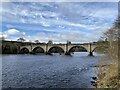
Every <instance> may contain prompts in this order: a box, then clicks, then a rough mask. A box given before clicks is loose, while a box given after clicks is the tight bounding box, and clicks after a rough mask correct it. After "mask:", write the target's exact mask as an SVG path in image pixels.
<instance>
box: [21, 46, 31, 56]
mask: <svg viewBox="0 0 120 90" xmlns="http://www.w3.org/2000/svg"><path fill="white" fill-rule="evenodd" d="M29 52H30V51H29V49H28V48H26V47H23V48H22V49H20V53H21V54H28V53H29Z"/></svg>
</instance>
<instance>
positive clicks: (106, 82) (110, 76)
mask: <svg viewBox="0 0 120 90" xmlns="http://www.w3.org/2000/svg"><path fill="white" fill-rule="evenodd" d="M98 68H100V69H101V71H100V70H99V71H100V72H99V74H98V79H97V88H118V85H119V84H120V80H119V79H118V78H119V76H118V64H117V63H112V64H110V65H107V66H102V65H101V66H100V67H98Z"/></svg>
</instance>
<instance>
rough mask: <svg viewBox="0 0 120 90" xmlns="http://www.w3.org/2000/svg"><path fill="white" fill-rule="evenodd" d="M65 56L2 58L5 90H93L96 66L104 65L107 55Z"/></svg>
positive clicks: (80, 54)
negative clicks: (9, 89)
mask: <svg viewBox="0 0 120 90" xmlns="http://www.w3.org/2000/svg"><path fill="white" fill-rule="evenodd" d="M87 55H88V53H86V52H85V53H84V52H82V53H74V54H73V55H72V56H65V55H53V56H49V55H3V56H2V79H3V82H2V84H3V85H2V86H3V88H8V87H12V88H28V87H36V88H62V87H63V88H90V87H92V86H91V83H90V81H91V77H92V76H96V70H95V67H94V66H95V65H96V64H97V63H99V62H105V63H106V61H105V60H104V59H102V58H103V57H104V55H101V54H97V53H94V55H95V56H94V57H90V56H87Z"/></svg>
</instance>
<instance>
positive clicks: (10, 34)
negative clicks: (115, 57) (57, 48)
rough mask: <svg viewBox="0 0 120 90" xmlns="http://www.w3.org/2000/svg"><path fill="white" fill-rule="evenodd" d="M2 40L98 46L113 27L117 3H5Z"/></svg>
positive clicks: (0, 8)
mask: <svg viewBox="0 0 120 90" xmlns="http://www.w3.org/2000/svg"><path fill="white" fill-rule="evenodd" d="M0 14H1V15H2V18H0V22H1V23H2V24H1V25H0V38H2V37H4V38H5V39H6V40H12V41H16V40H17V39H18V38H20V37H22V38H24V39H25V40H26V41H31V42H34V41H35V40H39V41H40V42H48V41H49V40H52V41H53V42H54V43H66V41H67V40H69V41H71V42H72V43H86V42H95V41H98V40H99V39H100V37H101V36H102V34H103V33H104V32H105V31H107V30H108V29H109V28H111V27H112V26H113V25H114V22H115V20H116V19H117V16H118V3H117V2H4V3H2V7H0Z"/></svg>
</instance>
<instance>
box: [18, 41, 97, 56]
mask: <svg viewBox="0 0 120 90" xmlns="http://www.w3.org/2000/svg"><path fill="white" fill-rule="evenodd" d="M55 47H57V48H60V49H62V50H63V51H64V54H65V55H70V53H71V52H70V50H71V49H73V48H75V47H83V48H84V49H85V50H87V52H88V53H89V55H90V56H93V51H94V50H95V49H96V48H97V47H98V46H97V45H96V43H84V44H39V45H29V46H20V51H21V50H24V49H27V50H28V52H29V53H32V52H33V51H34V50H35V49H36V48H41V49H42V50H43V52H44V53H46V54H48V53H49V51H50V50H51V49H52V48H55Z"/></svg>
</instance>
